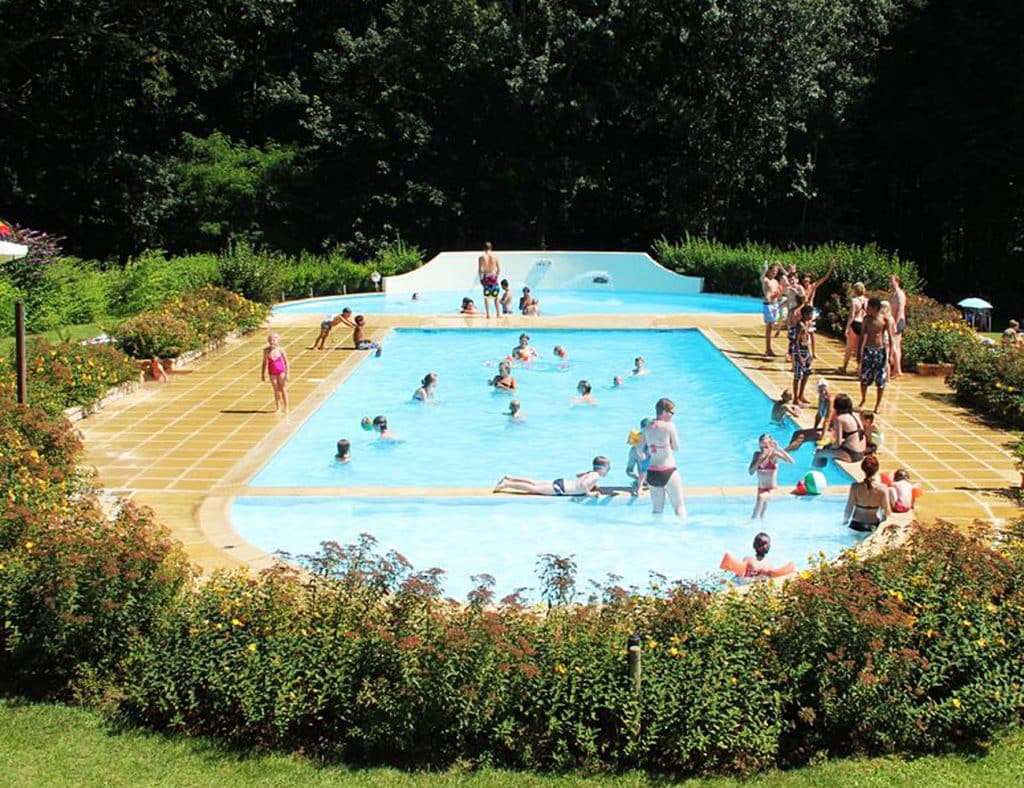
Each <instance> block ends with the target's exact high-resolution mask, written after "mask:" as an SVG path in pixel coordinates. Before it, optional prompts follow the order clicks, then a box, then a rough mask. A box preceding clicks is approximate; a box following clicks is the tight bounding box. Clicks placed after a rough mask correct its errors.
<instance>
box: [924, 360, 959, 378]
mask: <svg viewBox="0 0 1024 788" xmlns="http://www.w3.org/2000/svg"><path fill="white" fill-rule="evenodd" d="M952 372H953V365H952V364H922V363H920V362H919V363H918V365H917V374H918V375H941V376H942V377H946V376H947V375H950V374H952Z"/></svg>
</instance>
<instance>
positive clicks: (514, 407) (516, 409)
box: [508, 399, 526, 421]
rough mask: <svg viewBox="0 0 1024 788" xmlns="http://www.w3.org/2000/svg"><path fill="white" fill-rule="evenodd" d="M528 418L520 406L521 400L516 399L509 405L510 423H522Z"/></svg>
mask: <svg viewBox="0 0 1024 788" xmlns="http://www.w3.org/2000/svg"><path fill="white" fill-rule="evenodd" d="M525 418H526V416H525V415H524V414H523V411H522V408H521V407H520V405H519V400H517V399H514V400H512V401H511V402H510V403H508V420H509V421H522V420H523V419H525Z"/></svg>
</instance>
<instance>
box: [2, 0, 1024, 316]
mask: <svg viewBox="0 0 1024 788" xmlns="http://www.w3.org/2000/svg"><path fill="white" fill-rule="evenodd" d="M0 30H2V31H3V44H2V46H0V213H2V214H3V215H4V216H5V217H6V218H8V219H11V220H15V221H18V222H19V223H21V224H23V225H28V226H32V227H35V228H38V229H44V230H48V231H50V232H55V233H58V234H60V235H63V236H66V239H67V240H66V242H65V247H66V248H67V250H68V251H70V252H73V253H75V254H77V255H80V256H83V257H90V258H101V259H110V260H124V259H126V258H127V257H128V256H131V255H133V254H136V253H138V252H139V251H141V250H143V249H145V248H162V249H166V250H167V251H170V252H184V251H197V250H203V249H217V248H221V247H223V246H224V245H225V244H226V243H227V242H229V241H230V240H232V239H246V240H250V241H254V242H257V243H262V244H267V245H269V246H272V247H275V248H279V249H282V250H286V251H298V250H299V249H321V248H327V247H333V246H335V245H339V244H342V245H344V246H345V248H346V250H347V251H348V252H350V253H352V254H355V255H360V254H369V253H371V252H372V251H374V250H375V249H377V248H379V247H380V246H381V244H383V243H384V242H386V241H388V240H390V239H392V238H394V237H395V236H396V235H399V234H400V235H401V237H402V238H403V239H405V240H406V241H408V242H410V243H414V244H416V245H418V246H420V247H421V248H423V249H425V250H427V251H429V252H433V251H436V250H440V249H444V248H476V247H477V246H479V244H480V243H481V242H482V241H483V240H484V239H492V240H494V242H495V243H496V244H497V246H498V248H499V249H501V248H517V247H518V248H544V247H546V248H580V249H597V248H605V249H627V250H646V249H648V248H649V247H650V245H651V243H652V241H653V240H654V239H656V238H658V237H661V236H666V237H668V238H672V239H674V238H679V237H681V236H683V235H684V234H685V233H690V234H694V235H701V236H708V237H713V238H716V239H719V240H722V241H726V242H730V243H735V242H741V241H744V240H747V239H751V240H759V241H768V242H773V243H776V244H781V245H784V246H786V245H798V244H808V243H816V242H820V241H826V240H839V241H850V242H856V243H865V242H870V241H874V242H877V243H878V244H879V245H881V246H883V247H884V248H887V249H889V250H893V251H898V252H899V253H900V255H901V256H902V257H904V258H910V259H913V260H916V261H917V262H918V264H919V266H920V268H921V270H922V272H923V274H924V277H925V279H926V280H928V283H929V288H928V289H929V291H930V292H931V293H932V294H933V295H936V296H938V297H940V298H951V299H957V298H960V297H963V296H966V295H981V296H983V297H986V298H989V299H990V300H992V301H994V302H996V304H997V306H999V307H1001V317H1000V318H999V319H998V321H997V322H1000V323H1001V322H1002V317H1008V316H1010V315H1011V314H1017V315H1019V314H1020V313H1021V312H1022V311H1024V308H1022V307H1024V284H1022V278H1024V277H1022V272H1024V266H1022V261H1024V185H1022V178H1024V144H1022V130H1024V88H1022V78H1024V5H1022V4H1021V3H1019V2H1018V1H1017V0H976V1H975V2H971V3H965V2H962V0H960V1H958V2H957V1H954V0H933V1H931V2H929V1H928V0H914V1H912V2H908V1H906V0H904V1H903V2H900V1H899V0H892V1H887V0H718V1H717V2H716V1H715V0H633V1H632V2H629V3H626V2H621V1H620V0H589V1H588V0H497V1H491V2H488V1H487V0H430V2H425V1H424V0H387V1H384V2H374V1H372V0H338V1H337V2H328V1H327V0H319V1H317V0H220V2H208V0H160V2H156V1H155V0H130V1H129V0H89V2H85V1H84V0H53V1H50V2H44V1H43V0H0Z"/></svg>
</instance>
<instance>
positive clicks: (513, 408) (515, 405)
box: [508, 399, 519, 413]
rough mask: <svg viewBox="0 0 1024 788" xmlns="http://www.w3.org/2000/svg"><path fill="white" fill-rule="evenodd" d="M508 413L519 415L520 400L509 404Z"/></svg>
mask: <svg viewBox="0 0 1024 788" xmlns="http://www.w3.org/2000/svg"><path fill="white" fill-rule="evenodd" d="M508 412H509V413H518V412H519V400H517V399H514V400H512V401H511V402H510V403H508Z"/></svg>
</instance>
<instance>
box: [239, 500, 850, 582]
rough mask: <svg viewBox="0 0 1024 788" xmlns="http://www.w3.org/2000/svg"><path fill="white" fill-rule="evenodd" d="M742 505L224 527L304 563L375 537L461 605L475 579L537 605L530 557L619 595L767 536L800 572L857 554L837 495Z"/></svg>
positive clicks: (492, 508)
mask: <svg viewBox="0 0 1024 788" xmlns="http://www.w3.org/2000/svg"><path fill="white" fill-rule="evenodd" d="M752 498H753V496H751V497H750V498H740V497H735V498H734V497H710V496H707V497H697V498H690V499H689V500H688V501H687V505H688V507H689V510H690V516H689V519H688V520H687V521H686V522H685V523H682V522H680V521H679V520H677V519H676V518H675V517H673V516H670V515H665V516H661V517H654V516H652V515H651V511H650V503H649V501H648V500H647V498H646V497H642V498H638V499H633V498H630V497H629V496H614V497H604V498H601V499H597V500H591V499H586V500H566V499H553V498H535V497H525V496H516V497H510V496H501V497H500V499H499V497H498V496H494V497H493V498H373V499H354V498H337V497H332V498H305V499H295V498H277V497H248V498H239V499H236V501H235V502H234V506H233V508H232V515H231V516H232V520H233V521H234V522H235V524H236V528H237V530H238V532H239V534H240V535H241V536H242V537H244V538H245V539H246V540H247V541H249V542H250V543H252V544H253V545H255V546H256V547H259V548H261V549H263V550H266V551H268V552H274V551H278V550H283V551H286V552H288V553H290V554H292V555H293V556H299V555H310V554H313V553H315V552H316V550H317V549H318V547H319V545H320V544H321V543H322V542H325V541H335V542H338V543H340V544H343V545H344V544H351V543H355V542H356V541H357V540H358V539H359V536H360V534H363V533H368V534H371V535H373V536H374V537H375V538H376V539H377V541H378V545H377V549H378V551H379V552H380V553H381V554H383V553H386V552H387V551H389V550H396V551H397V552H399V553H401V554H402V555H403V556H404V557H405V558H406V559H407V560H408V561H409V562H410V563H412V565H413V567H414V568H415V569H417V570H425V569H429V568H432V567H439V568H441V569H443V570H444V571H445V575H444V577H443V586H444V590H445V593H446V594H447V595H449V596H452V597H455V598H458V599H465V596H466V594H467V593H468V592H469V591H470V590H471V589H472V588H474V587H475V586H476V583H474V582H473V581H472V580H471V577H472V576H473V575H479V574H481V573H487V574H490V575H492V576H493V577H494V578H495V581H496V586H495V592H496V594H497V597H498V598H500V597H501V596H503V595H505V594H508V593H511V592H512V591H514V590H516V589H518V588H524V587H525V588H529V589H531V591H530V592H528V593H527V596H528V597H529V598H530V599H532V600H533V601H538V600H539V598H540V595H539V590H538V586H539V581H538V579H537V574H536V568H537V560H538V557H539V556H540V555H542V554H545V553H549V554H550V553H553V554H557V555H559V556H563V557H564V556H570V555H572V556H574V560H575V561H576V564H577V567H578V570H577V571H578V573H577V583H576V587H577V590H578V591H579V592H580V593H581V594H582V595H583V596H584V597H585V596H586V594H588V593H590V592H591V591H592V590H593V587H592V585H591V583H590V582H589V581H591V580H593V581H595V582H597V583H599V584H602V585H603V584H605V583H606V582H607V581H608V576H609V575H614V576H617V577H618V578H619V579H617V580H614V583H615V584H617V585H620V586H622V587H624V588H629V587H630V586H636V587H640V588H645V587H646V586H647V584H648V580H649V578H650V573H652V572H653V573H658V574H661V575H664V576H665V577H666V578H668V579H669V580H676V579H680V580H694V579H699V578H702V577H705V576H707V575H709V574H721V575H722V576H723V577H724V576H725V574H724V573H719V572H718V563H719V561H720V560H721V558H722V554H723V553H725V552H726V551H728V552H730V553H732V554H733V555H734V556H736V557H737V558H742V557H743V556H745V555H750V554H751V552H752V551H751V543H752V541H753V538H754V534H756V533H757V532H758V531H761V530H764V531H767V532H768V533H769V534H770V535H771V537H772V549H771V552H770V554H769V558H770V559H771V561H772V563H773V564H774V565H776V566H781V565H782V564H785V563H787V562H788V561H794V562H795V563H796V564H797V566H798V567H799V568H802V567H805V566H806V565H807V561H808V557H810V556H813V557H814V558H817V557H818V554H819V551H821V552H823V553H824V554H825V556H826V557H829V558H832V557H835V556H836V555H838V554H839V553H840V552H842V551H843V550H845V549H847V548H849V547H852V546H853V545H855V544H856V543H857V542H858V541H859V540H860V538H861V537H862V536H863V535H862V534H857V533H856V532H854V531H851V530H850V529H849V528H846V527H845V526H843V525H842V524H841V523H840V520H841V517H842V511H843V505H844V503H845V501H844V499H843V498H841V497H839V496H820V497H814V498H797V497H794V496H786V497H784V498H781V499H779V500H777V501H773V502H772V503H770V504H769V506H768V513H767V517H766V518H765V519H764V520H763V521H758V522H756V523H752V522H751V521H750V519H749V518H750V508H751V504H752Z"/></svg>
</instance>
